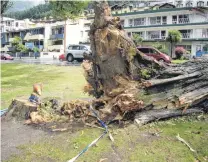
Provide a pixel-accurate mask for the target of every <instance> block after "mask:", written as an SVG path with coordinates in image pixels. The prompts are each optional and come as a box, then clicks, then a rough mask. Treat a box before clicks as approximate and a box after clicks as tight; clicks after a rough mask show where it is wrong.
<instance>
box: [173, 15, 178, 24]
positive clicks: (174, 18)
mask: <svg viewBox="0 0 208 162" xmlns="http://www.w3.org/2000/svg"><path fill="white" fill-rule="evenodd" d="M172 23H173V24H177V15H173V16H172Z"/></svg>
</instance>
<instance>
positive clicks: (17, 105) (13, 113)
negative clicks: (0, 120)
mask: <svg viewBox="0 0 208 162" xmlns="http://www.w3.org/2000/svg"><path fill="white" fill-rule="evenodd" d="M35 111H37V105H36V104H33V103H31V102H29V101H28V100H23V99H14V100H13V101H12V103H11V104H10V106H9V109H8V113H7V115H6V117H7V118H8V119H9V118H11V117H14V118H15V119H17V120H25V119H28V118H29V117H30V113H31V112H35Z"/></svg>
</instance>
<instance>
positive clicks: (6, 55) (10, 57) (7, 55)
mask: <svg viewBox="0 0 208 162" xmlns="http://www.w3.org/2000/svg"><path fill="white" fill-rule="evenodd" d="M1 60H14V58H13V57H12V56H11V55H9V54H7V53H1Z"/></svg>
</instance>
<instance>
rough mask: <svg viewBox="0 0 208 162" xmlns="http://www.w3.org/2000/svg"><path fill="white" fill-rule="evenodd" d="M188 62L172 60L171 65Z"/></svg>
mask: <svg viewBox="0 0 208 162" xmlns="http://www.w3.org/2000/svg"><path fill="white" fill-rule="evenodd" d="M187 61H188V60H172V63H173V64H182V63H184V62H187Z"/></svg>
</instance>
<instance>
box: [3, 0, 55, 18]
mask: <svg viewBox="0 0 208 162" xmlns="http://www.w3.org/2000/svg"><path fill="white" fill-rule="evenodd" d="M51 14H52V13H51V6H50V4H40V5H37V6H34V7H32V8H30V9H27V10H24V11H17V12H9V13H6V14H5V16H7V17H11V18H15V19H19V20H22V19H26V18H29V19H40V18H44V17H48V16H50V15H51Z"/></svg>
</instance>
